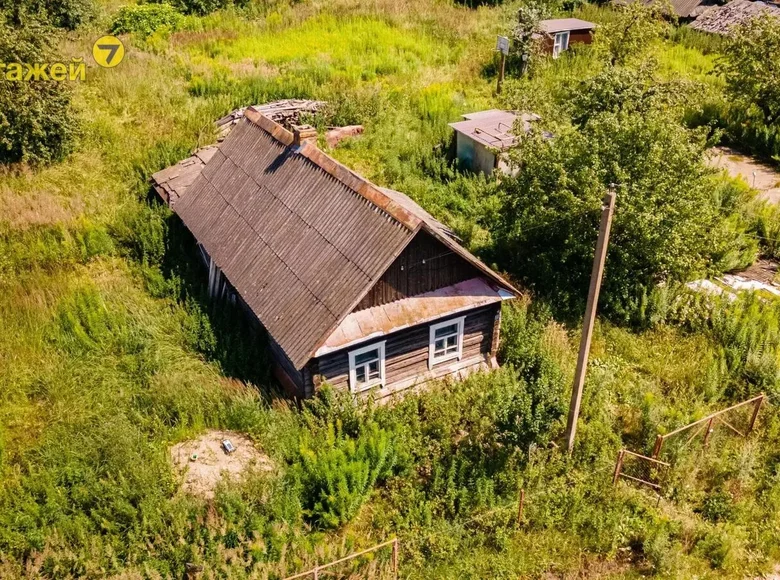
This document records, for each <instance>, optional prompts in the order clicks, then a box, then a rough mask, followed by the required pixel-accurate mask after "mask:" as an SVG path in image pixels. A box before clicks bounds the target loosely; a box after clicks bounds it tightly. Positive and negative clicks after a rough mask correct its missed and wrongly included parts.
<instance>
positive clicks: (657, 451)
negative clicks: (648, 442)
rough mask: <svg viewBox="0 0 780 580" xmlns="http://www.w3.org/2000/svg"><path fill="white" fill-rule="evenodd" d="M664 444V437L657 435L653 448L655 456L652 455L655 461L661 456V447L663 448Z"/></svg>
mask: <svg viewBox="0 0 780 580" xmlns="http://www.w3.org/2000/svg"><path fill="white" fill-rule="evenodd" d="M663 444H664V436H663V435H656V436H655V445H654V446H653V454H652V455H651V457H652V458H653V459H658V458H659V457H660V456H661V447H663Z"/></svg>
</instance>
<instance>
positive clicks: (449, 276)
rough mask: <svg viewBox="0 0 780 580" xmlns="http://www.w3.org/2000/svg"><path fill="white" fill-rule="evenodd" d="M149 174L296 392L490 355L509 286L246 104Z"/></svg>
mask: <svg viewBox="0 0 780 580" xmlns="http://www.w3.org/2000/svg"><path fill="white" fill-rule="evenodd" d="M203 157H205V156H204V155H203V154H202V153H200V152H199V153H197V154H196V155H194V156H193V157H191V158H189V159H188V160H185V161H183V162H181V163H179V164H178V165H176V166H173V167H169V168H168V169H165V170H163V171H161V172H159V173H156V174H155V175H154V176H153V178H152V183H153V186H154V188H155V189H156V190H157V191H158V193H159V194H160V195H161V196H162V198H163V199H164V200H166V201H169V202H171V201H173V203H171V207H172V208H173V210H174V212H175V213H176V214H177V215H178V216H179V217H180V218H181V220H182V221H183V223H184V224H185V225H186V227H187V228H188V229H189V230H190V231H191V232H192V234H193V236H194V237H195V239H196V240H197V243H198V246H199V248H200V250H201V254H202V257H203V259H204V260H205V261H206V264H207V265H208V268H209V288H210V291H211V292H212V293H213V294H216V295H223V294H229V295H231V296H234V297H235V299H236V300H237V301H238V302H239V303H241V304H242V305H243V306H244V307H245V308H246V310H247V311H248V312H249V313H250V315H251V316H253V317H255V318H256V320H257V321H259V323H260V324H261V325H262V327H263V328H264V329H265V330H266V331H267V334H268V337H269V343H270V350H271V354H272V358H273V360H274V363H275V365H274V367H275V368H274V371H275V374H276V376H277V378H278V379H279V381H280V383H281V384H282V385H283V386H284V387H285V388H286V390H287V391H288V392H289V394H290V395H292V396H294V397H300V398H303V397H310V396H312V394H313V393H314V392H315V391H316V390H317V388H318V386H319V385H320V384H321V383H322V382H323V381H327V382H328V383H330V384H332V385H334V386H335V387H337V388H343V389H349V390H350V391H351V392H353V393H360V392H371V393H373V394H374V395H376V396H379V397H381V396H385V395H387V394H389V393H392V392H396V391H398V390H400V389H404V388H407V387H411V386H414V385H418V384H421V383H424V382H426V381H429V380H431V379H435V378H441V377H445V376H448V375H458V376H460V375H462V374H464V373H467V372H471V371H473V370H476V369H481V368H492V367H495V366H496V364H497V363H496V351H497V348H498V337H499V327H500V322H501V302H502V300H505V299H508V298H512V297H513V296H515V295H516V294H517V291H516V290H515V289H514V288H513V287H512V286H511V285H510V284H509V283H508V282H507V281H505V280H504V279H503V278H502V277H501V276H499V275H498V274H496V273H495V272H493V271H492V270H491V269H490V268H488V267H487V266H486V265H485V264H483V263H482V262H480V261H479V260H478V259H476V258H475V257H474V256H472V255H471V254H470V253H469V252H468V251H466V250H465V249H464V248H462V247H461V246H460V245H459V244H458V243H457V241H456V240H455V239H454V237H453V234H452V232H451V231H449V230H448V229H447V228H446V227H445V226H443V225H442V224H441V223H439V222H437V221H436V220H435V219H434V218H433V217H432V216H430V215H429V214H428V213H426V212H425V211H424V210H423V209H422V208H421V207H420V206H419V205H417V204H416V203H414V202H413V201H412V200H411V199H409V198H408V197H407V196H405V195H403V194H402V193H399V192H397V191H393V190H389V189H384V188H380V187H377V186H375V185H373V184H372V183H370V182H369V181H367V180H366V179H364V178H362V177H360V176H359V175H357V174H355V173H354V172H352V171H350V170H349V169H347V168H346V167H345V166H343V165H341V164H340V163H338V162H337V161H335V160H334V159H332V158H331V157H329V156H328V155H326V154H325V153H323V152H322V151H321V150H320V149H318V148H317V146H316V131H314V130H313V129H312V128H311V127H307V126H304V127H301V126H296V127H293V130H288V129H286V128H285V127H283V126H282V125H280V124H278V123H276V122H274V121H273V120H272V119H270V118H269V117H267V116H265V115H263V114H262V113H261V112H260V111H259V110H258V109H256V108H253V107H250V108H248V109H247V110H246V111H245V113H244V115H243V118H241V119H240V120H239V121H238V122H237V123H236V124H235V127H234V128H233V129H232V131H231V132H230V133H229V135H227V137H226V138H225V139H224V141H223V142H222V143H221V144H219V145H218V146H214V147H212V148H210V149H209V154H208V156H207V157H208V158H207V159H206V160H205V161H204V159H203Z"/></svg>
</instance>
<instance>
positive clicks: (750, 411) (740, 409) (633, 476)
mask: <svg viewBox="0 0 780 580" xmlns="http://www.w3.org/2000/svg"><path fill="white" fill-rule="evenodd" d="M765 398H766V397H765V395H764V394H763V393H762V394H760V395H758V396H755V397H753V398H752V399H748V400H747V401H743V402H741V403H737V404H736V405H733V406H731V407H729V408H728V409H723V410H722V411H718V412H716V413H712V414H711V415H707V416H706V417H704V418H703V419H699V420H698V421H694V422H693V423H689V424H688V425H684V426H683V427H680V428H679V429H675V430H674V431H671V432H669V433H666V434H664V435H660V434H659V435H658V436H657V437H656V440H655V446H654V447H653V453H652V455H651V456H650V457H648V456H646V455H641V454H639V453H635V452H633V451H629V450H628V449H621V450H620V452H619V453H618V457H617V461H616V462H615V474H614V477H613V483H617V482H618V480H619V479H621V478H623V479H627V480H629V481H633V482H634V483H638V484H640V485H646V486H648V487H650V488H652V489H654V490H655V491H656V492H660V491H661V489H662V487H663V485H664V481H665V478H666V476H667V473H668V471H669V467H670V466H671V463H670V462H673V461H674V460H675V459H677V458H678V457H679V456H680V454H681V453H683V452H684V451H685V450H686V449H689V448H690V447H691V446H692V445H695V444H697V443H700V444H701V445H703V446H707V445H708V444H709V443H710V442H711V441H712V440H713V436H714V434H715V428H716V427H717V426H719V425H720V426H722V429H721V430H720V431H722V432H723V433H725V434H731V435H738V436H739V437H747V436H748V435H749V434H750V432H751V431H753V428H754V427H755V425H756V419H757V418H758V413H759V411H760V410H761V405H762V404H763V402H764V399H765ZM662 454H663V455H664V459H666V461H662V460H661V455H662Z"/></svg>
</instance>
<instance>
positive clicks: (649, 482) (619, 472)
mask: <svg viewBox="0 0 780 580" xmlns="http://www.w3.org/2000/svg"><path fill="white" fill-rule="evenodd" d="M668 469H669V464H668V463H666V462H665V461H660V460H658V459H653V458H652V457H647V456H646V455H640V454H639V453H634V452H633V451H629V450H628V449H621V450H620V452H619V453H618V457H617V462H616V463H615V475H614V477H613V478H612V482H613V483H617V482H618V480H619V479H620V478H621V477H622V478H623V479H627V480H629V481H633V482H635V483H639V484H640V485H646V486H648V487H650V488H652V489H654V490H655V491H661V487H662V486H663V482H664V479H665V478H666V473H667V471H668Z"/></svg>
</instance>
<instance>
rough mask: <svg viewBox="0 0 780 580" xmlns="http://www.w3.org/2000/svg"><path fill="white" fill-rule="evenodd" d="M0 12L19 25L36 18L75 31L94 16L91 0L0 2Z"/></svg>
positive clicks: (20, 0)
mask: <svg viewBox="0 0 780 580" xmlns="http://www.w3.org/2000/svg"><path fill="white" fill-rule="evenodd" d="M0 11H3V12H6V13H7V14H8V15H9V19H10V20H11V21H12V22H14V23H15V24H16V25H20V24H22V23H23V22H25V21H27V20H28V19H29V18H31V17H33V18H37V19H40V20H42V21H43V22H47V23H48V24H50V25H51V26H55V27H57V28H65V29H67V30H75V29H76V28H77V27H78V26H80V25H81V24H83V23H84V22H87V21H88V20H91V19H92V18H93V17H94V16H95V11H96V10H95V5H94V3H93V2H92V0H0Z"/></svg>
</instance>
